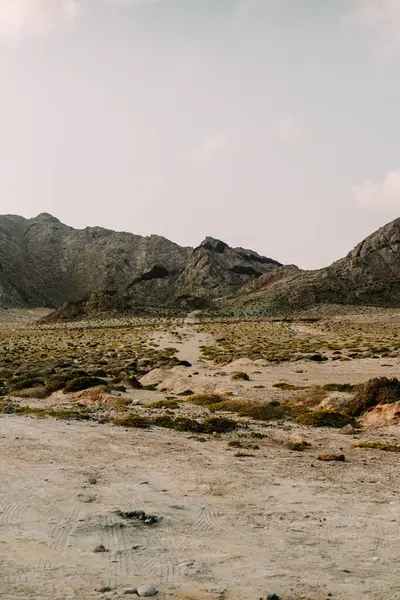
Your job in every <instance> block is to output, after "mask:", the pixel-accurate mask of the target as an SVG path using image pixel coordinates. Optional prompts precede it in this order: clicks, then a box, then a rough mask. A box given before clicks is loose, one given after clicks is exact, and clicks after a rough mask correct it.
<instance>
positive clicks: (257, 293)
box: [221, 218, 400, 314]
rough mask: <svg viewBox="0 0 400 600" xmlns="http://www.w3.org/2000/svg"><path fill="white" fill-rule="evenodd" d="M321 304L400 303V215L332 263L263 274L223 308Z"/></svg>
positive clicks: (254, 310)
mask: <svg viewBox="0 0 400 600" xmlns="http://www.w3.org/2000/svg"><path fill="white" fill-rule="evenodd" d="M323 304H345V305H370V306H383V307H400V218H398V219H395V220H394V221H392V222H391V223H388V224H387V225H385V226H384V227H381V228H380V229H378V230H377V231H375V232H374V233H373V234H372V235H370V236H368V237H367V238H366V239H365V240H363V241H362V242H361V243H359V244H358V245H357V246H356V247H355V248H354V249H353V250H352V251H351V252H349V254H348V255H347V256H346V257H344V258H342V259H340V260H338V261H337V262H335V263H333V264H332V265H330V266H329V267H326V268H324V269H319V270H317V271H302V270H300V269H298V268H297V267H294V266H289V267H284V268H282V269H279V270H277V271H274V272H272V273H267V274H265V275H262V276H261V277H259V278H258V279H257V280H256V281H255V282H251V283H249V284H247V285H245V286H244V287H243V288H242V289H241V290H240V291H239V293H238V294H237V295H236V297H235V298H233V299H230V300H229V301H227V302H226V303H225V304H224V306H223V309H224V310H227V311H231V312H233V313H234V314H240V313H246V314H275V313H282V312H291V311H298V310H302V309H307V308H310V307H313V306H316V305H323ZM221 308H222V307H221Z"/></svg>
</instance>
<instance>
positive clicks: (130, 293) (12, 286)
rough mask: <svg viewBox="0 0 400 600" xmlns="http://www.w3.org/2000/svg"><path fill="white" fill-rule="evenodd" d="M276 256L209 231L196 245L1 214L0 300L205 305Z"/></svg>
mask: <svg viewBox="0 0 400 600" xmlns="http://www.w3.org/2000/svg"><path fill="white" fill-rule="evenodd" d="M280 266H281V265H280V263H278V262H276V261H274V260H272V259H269V258H265V257H262V256H259V255H258V254H257V253H255V252H253V251H251V250H245V249H243V248H236V249H233V248H230V247H229V246H227V244H225V243H224V242H221V241H219V240H215V239H212V238H206V239H205V240H204V242H203V243H202V244H201V245H200V246H199V247H198V248H195V249H193V248H188V247H182V246H179V245H177V244H174V243H173V242H171V241H169V240H167V239H165V238H163V237H160V236H157V235H151V236H149V237H142V236H138V235H133V234H131V233H118V232H114V231H110V230H107V229H103V228H100V227H87V228H86V229H82V230H76V229H73V228H72V227H68V226H66V225H64V224H63V223H61V222H60V221H59V220H58V219H56V218H55V217H53V216H51V215H49V214H46V213H45V214H41V215H39V216H38V217H36V218H34V219H24V218H23V217H19V216H15V215H5V216H1V217H0V307H2V308H7V307H37V306H47V307H52V308H59V307H62V306H64V305H65V304H68V303H69V304H68V307H64V308H62V309H61V311H60V314H61V315H62V314H64V315H65V317H68V315H71V314H72V313H74V314H75V315H79V314H82V313H85V312H87V311H89V312H96V311H105V312H107V311H110V310H132V309H135V308H137V309H138V308H143V307H155V308H159V307H177V306H178V307H179V306H181V307H185V306H187V307H204V306H207V305H209V303H210V300H212V299H213V298H218V297H221V296H226V295H229V294H233V293H234V292H235V291H236V290H237V289H239V288H240V287H242V286H243V285H245V284H246V283H249V282H251V281H254V280H255V279H256V278H258V277H260V276H261V275H262V274H264V273H267V272H269V271H271V270H275V269H276V268H278V267H280Z"/></svg>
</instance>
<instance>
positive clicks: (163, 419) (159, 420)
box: [152, 415, 174, 429]
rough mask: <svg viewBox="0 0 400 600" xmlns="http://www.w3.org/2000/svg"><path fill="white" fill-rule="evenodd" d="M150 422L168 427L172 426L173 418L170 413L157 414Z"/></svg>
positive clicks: (171, 427)
mask: <svg viewBox="0 0 400 600" xmlns="http://www.w3.org/2000/svg"><path fill="white" fill-rule="evenodd" d="M152 424H153V425H156V426H157V427H167V428H168V429H173V428H174V419H173V418H172V417H171V416H170V415H158V416H157V417H155V418H154V419H152Z"/></svg>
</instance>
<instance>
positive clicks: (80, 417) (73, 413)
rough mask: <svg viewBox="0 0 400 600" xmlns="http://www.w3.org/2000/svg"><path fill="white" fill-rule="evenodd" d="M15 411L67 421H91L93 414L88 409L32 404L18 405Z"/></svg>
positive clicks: (21, 413)
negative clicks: (37, 406) (80, 409)
mask: <svg viewBox="0 0 400 600" xmlns="http://www.w3.org/2000/svg"><path fill="white" fill-rule="evenodd" d="M15 413H16V414H20V415H33V416H37V417H53V418H54V419H63V420H66V421H70V420H77V421H89V420H90V418H91V414H90V413H89V412H88V411H78V410H70V409H46V408H35V407H32V406H16V407H15Z"/></svg>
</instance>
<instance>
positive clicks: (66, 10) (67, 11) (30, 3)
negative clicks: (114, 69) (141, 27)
mask: <svg viewBox="0 0 400 600" xmlns="http://www.w3.org/2000/svg"><path fill="white" fill-rule="evenodd" d="M100 1H102V2H104V3H105V4H115V5H133V4H145V3H149V4H150V3H152V2H155V1H157V0H0V36H1V37H2V38H3V39H6V40H9V41H11V42H18V41H19V40H21V38H22V37H23V36H24V35H26V34H34V33H42V32H44V31H47V30H48V29H49V28H50V27H52V26H54V25H55V24H56V23H59V22H62V21H68V20H73V19H75V18H76V17H77V16H78V15H79V14H80V13H81V12H82V10H83V9H85V8H86V7H87V6H90V5H92V6H93V5H94V4H95V3H96V2H100Z"/></svg>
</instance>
